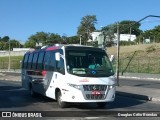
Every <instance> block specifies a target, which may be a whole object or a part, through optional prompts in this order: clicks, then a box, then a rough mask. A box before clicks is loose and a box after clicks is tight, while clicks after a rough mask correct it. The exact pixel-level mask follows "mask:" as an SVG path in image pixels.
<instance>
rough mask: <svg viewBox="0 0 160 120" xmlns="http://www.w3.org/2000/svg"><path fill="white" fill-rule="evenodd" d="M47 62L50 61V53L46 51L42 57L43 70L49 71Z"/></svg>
mask: <svg viewBox="0 0 160 120" xmlns="http://www.w3.org/2000/svg"><path fill="white" fill-rule="evenodd" d="M49 60H50V51H47V52H46V53H45V56H44V62H43V64H44V70H47V71H49V64H50V63H49Z"/></svg>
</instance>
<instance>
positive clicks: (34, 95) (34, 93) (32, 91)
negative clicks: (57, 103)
mask: <svg viewBox="0 0 160 120" xmlns="http://www.w3.org/2000/svg"><path fill="white" fill-rule="evenodd" d="M30 95H31V96H32V97H36V96H37V93H36V92H34V90H33V87H32V85H30Z"/></svg>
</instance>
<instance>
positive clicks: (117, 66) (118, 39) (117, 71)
mask: <svg viewBox="0 0 160 120" xmlns="http://www.w3.org/2000/svg"><path fill="white" fill-rule="evenodd" d="M119 41H120V32H119V23H117V64H116V74H117V86H119V50H120V47H119Z"/></svg>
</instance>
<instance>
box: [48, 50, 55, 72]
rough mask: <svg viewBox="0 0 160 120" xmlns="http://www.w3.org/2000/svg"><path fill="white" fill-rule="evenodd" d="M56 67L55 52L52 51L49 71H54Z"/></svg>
mask: <svg viewBox="0 0 160 120" xmlns="http://www.w3.org/2000/svg"><path fill="white" fill-rule="evenodd" d="M55 66H56V61H55V52H54V51H51V53H50V60H49V70H50V71H54V69H55Z"/></svg>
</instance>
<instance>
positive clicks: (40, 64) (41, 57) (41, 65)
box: [37, 52, 44, 70]
mask: <svg viewBox="0 0 160 120" xmlns="http://www.w3.org/2000/svg"><path fill="white" fill-rule="evenodd" d="M43 59H44V52H40V53H39V57H38V65H37V69H38V70H42V69H43Z"/></svg>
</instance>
